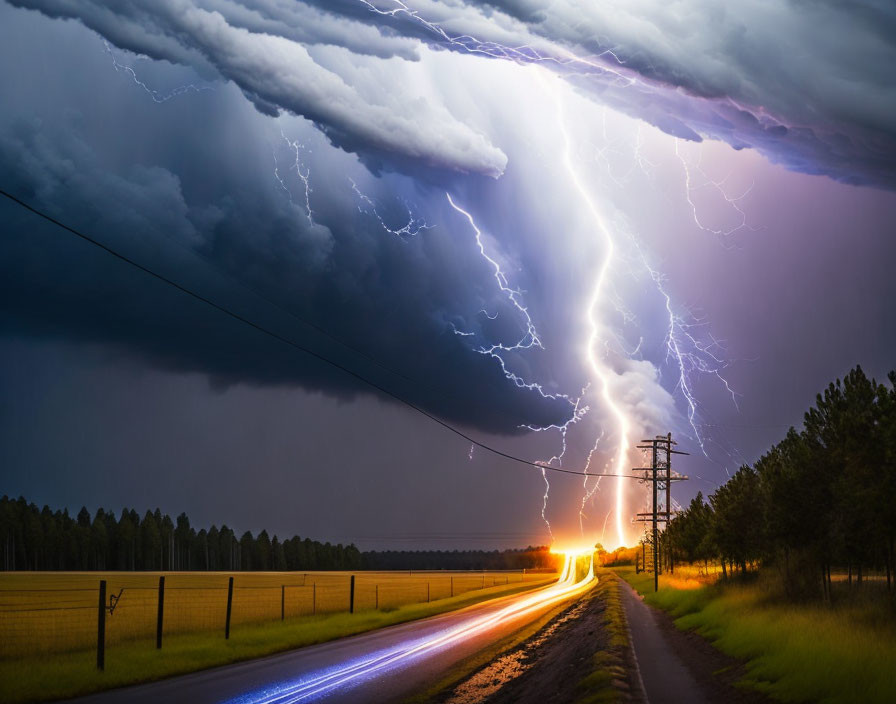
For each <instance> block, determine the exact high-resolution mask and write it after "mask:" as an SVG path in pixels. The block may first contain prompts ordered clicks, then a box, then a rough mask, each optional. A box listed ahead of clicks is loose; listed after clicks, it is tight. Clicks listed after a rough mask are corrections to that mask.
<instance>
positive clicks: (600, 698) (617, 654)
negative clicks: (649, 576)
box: [576, 568, 629, 704]
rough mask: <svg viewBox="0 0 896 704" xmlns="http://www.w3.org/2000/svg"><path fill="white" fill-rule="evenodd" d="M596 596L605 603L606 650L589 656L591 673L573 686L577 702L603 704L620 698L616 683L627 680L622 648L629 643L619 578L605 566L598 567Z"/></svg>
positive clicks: (581, 703) (620, 693) (621, 699)
mask: <svg viewBox="0 0 896 704" xmlns="http://www.w3.org/2000/svg"><path fill="white" fill-rule="evenodd" d="M597 577H598V586H597V596H598V598H599V599H602V600H603V602H604V604H605V607H606V608H605V610H604V624H603V625H604V628H605V629H606V631H607V634H608V636H609V644H608V645H609V649H607V650H599V651H598V652H596V653H595V654H594V656H593V658H592V661H591V666H592V670H591V672H590V673H589V674H588V675H587V676H586V677H584V678H583V679H582V680H581V681H579V683H578V684H577V685H576V687H577V689H578V691H579V696H578V698H577V699H576V704H604V703H605V702H619V701H623V699H624V697H623V693H622V692H621V691H620V690H619V688H618V687H617V684H616V683H617V682H619V681H623V682H624V681H625V680H626V669H625V661H624V659H623V656H622V651H623V649H625V648H627V647H628V645H629V640H628V626H627V623H626V620H625V612H624V611H623V607H622V597H621V595H620V593H619V581H618V580H619V577H617V576H616V575H615V574H614V573H613V572H611V571H610V570H607V569H600V568H599V569H598V570H597Z"/></svg>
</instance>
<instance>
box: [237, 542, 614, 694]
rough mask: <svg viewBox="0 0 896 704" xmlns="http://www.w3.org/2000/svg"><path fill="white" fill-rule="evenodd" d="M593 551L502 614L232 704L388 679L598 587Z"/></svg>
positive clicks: (571, 554) (572, 555)
mask: <svg viewBox="0 0 896 704" xmlns="http://www.w3.org/2000/svg"><path fill="white" fill-rule="evenodd" d="M590 553H591V550H588V551H568V552H565V553H564V561H563V569H562V571H561V573H560V577H559V579H558V580H557V581H556V582H555V583H554V584H552V585H551V586H549V587H547V588H544V589H540V590H538V591H537V592H535V593H534V594H530V595H527V596H523V597H521V598H519V599H517V600H515V601H513V602H512V603H510V604H508V605H507V606H505V607H503V608H502V609H500V610H499V611H496V612H495V613H491V614H485V615H479V616H474V617H472V618H471V619H470V620H469V621H468V622H465V623H462V624H461V625H459V626H454V627H452V628H448V629H446V630H444V631H441V632H437V633H434V634H431V635H429V636H427V637H425V638H417V639H412V640H408V641H406V642H404V643H401V644H399V645H397V646H393V647H390V648H388V649H385V650H383V651H381V652H379V653H374V654H372V655H370V656H369V657H363V658H358V659H356V660H353V661H349V662H347V663H343V664H341V665H339V666H338V667H335V668H330V669H327V670H325V671H322V672H319V673H315V674H313V675H310V676H304V677H302V678H301V679H300V680H298V681H296V682H291V683H284V684H281V685H278V686H277V687H276V688H268V689H266V690H264V691H262V692H254V693H251V694H248V695H243V696H240V697H237V698H235V699H232V700H231V704H296V703H297V702H304V701H311V700H314V699H319V698H322V697H323V696H325V695H326V694H327V693H329V692H332V691H334V690H336V689H338V688H340V687H343V686H346V685H348V686H352V685H354V684H359V683H361V682H363V681H366V680H370V679H373V678H375V677H379V676H382V675H384V674H386V673H387V672H389V671H390V670H392V669H396V668H398V667H400V666H407V665H410V664H412V663H413V662H415V661H417V660H420V659H423V658H425V657H427V656H429V655H433V654H435V653H436V652H438V651H440V650H442V649H444V648H447V647H450V646H452V645H455V644H458V643H460V642H462V641H464V640H466V639H468V638H471V637H474V636H478V635H481V634H483V633H485V632H487V631H489V630H491V629H498V628H499V627H501V626H506V625H507V624H508V623H509V622H511V621H514V620H521V619H523V618H525V617H526V616H528V615H532V614H534V613H536V612H538V611H544V610H545V609H547V608H549V607H551V606H553V605H555V604H558V603H560V602H562V601H565V600H568V599H572V598H574V597H576V596H579V595H581V594H584V593H585V592H586V591H588V590H589V589H591V587H593V586H594V583H595V582H596V581H597V577H596V576H595V574H594V557H593V555H592V554H590ZM586 556H590V557H589V559H590V562H589V565H588V570H587V571H586V573H585V575H584V576H583V577H582V579H579V580H577V579H576V573H577V571H578V570H577V563H578V559H579V558H581V557H586Z"/></svg>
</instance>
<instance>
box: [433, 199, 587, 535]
mask: <svg viewBox="0 0 896 704" xmlns="http://www.w3.org/2000/svg"><path fill="white" fill-rule="evenodd" d="M445 196H446V197H447V199H448V203H449V205H450V206H451V207H452V208H453V209H454V210H455V211H456V212H458V213H460V214H461V215H463V216H464V218H465V219H466V221H467V222H468V223H469V225H470V227H471V228H472V230H473V232H474V234H475V239H476V246H477V248H478V249H479V254H480V256H481V257H482V259H483V260H485V261H486V262H487V263H488V265H489V267H490V268H491V270H492V275H493V277H494V279H495V283H496V284H497V285H498V289H499V290H500V291H501V292H502V293H503V294H504V295H505V298H506V299H507V300H508V301H509V302H510V304H511V305H512V306H513V307H514V309H515V310H516V311H517V313H518V314H519V317H520V319H521V320H522V323H523V325H522V327H523V329H524V330H523V333H522V335H521V337H520V338H519V339H518V340H517V341H516V342H515V343H512V344H504V343H501V342H499V343H493V344H489V345H484V346H480V347H478V348H474V349H475V351H476V352H478V353H479V354H484V355H486V356H488V357H491V358H492V359H494V360H496V361H497V362H498V364H499V365H500V367H501V371H502V372H503V373H504V376H505V377H506V378H507V379H509V380H511V381H512V382H513V383H514V384H516V385H517V386H518V387H520V388H526V389H530V390H533V391H536V392H537V393H539V394H540V395H541V396H542V397H543V398H550V399H563V400H565V401H566V402H567V403H569V404H570V405H571V406H572V414H571V416H570V417H569V419H568V420H567V421H566V422H565V423H563V424H562V425H557V424H551V425H547V426H534V425H524V426H523V427H525V428H527V429H528V430H532V431H535V432H544V431H548V430H557V431H558V432H559V433H560V452H559V453H558V454H556V455H554V456H553V457H551V458H550V459H548V460H545V461H544V464H545V465H546V466H551V465H552V464H553V463H555V462H557V463H558V464H562V462H563V457H564V455H565V454H566V449H567V445H566V434H567V432H568V430H569V428H570V426H572V425H573V424H575V423H576V422H578V420H579V419H581V418H582V416H584V415H585V414H586V413H587V412H588V407H587V406H582V405H581V399H582V397H583V396H584V393H585V391H586V389H587V387H586V389H583V390H582V393H580V394H579V397H578V398H575V399H573V398H570V396H569V395H567V394H552V393H548V392H546V391H545V390H544V388H543V387H542V386H541V385H540V384H538V383H536V382H529V381H526V380H525V379H523V378H522V377H520V376H519V375H517V374H515V373H514V372H513V371H511V370H510V369H509V368H508V367H507V362H506V361H505V359H504V356H503V354H502V353H506V352H519V351H522V350H528V349H532V348H534V347H538V348H541V349H544V346H543V344H542V342H541V337H540V336H539V334H538V330H537V328H536V327H535V323H534V322H533V320H532V316H531V315H530V313H529V309H528V308H527V307H526V306H525V305H524V304H523V302H522V301H521V300H520V298H521V295H522V293H521V292H520V291H519V290H518V289H516V288H513V287H512V286H511V285H510V283H509V281H508V279H507V276H506V275H505V274H504V271H503V269H502V268H501V265H500V264H499V263H498V261H497V260H496V259H495V258H494V257H492V256H491V255H490V254H489V253H488V251H487V250H486V248H485V244H484V243H483V233H482V230H481V229H480V228H479V226H478V225H477V224H476V221H475V220H474V219H473V216H472V215H471V214H470V213H469V212H468V211H467V210H465V209H463V208H462V207H460V206H459V205H458V204H457V203H456V202H455V201H454V199H453V198H452V197H451V195H450V194H449V193H446V194H445ZM479 312H480V313H481V314H484V315H485V316H486V317H487V318H489V319H490V320H494V319H495V317H497V314H495V315H493V316H490V315H489V314H488V313H487V312H486V311H484V310H480V311H479ZM452 327H453V326H452ZM453 330H454V333H455V334H456V335H460V336H462V337H470V336H473V335H474V333H471V332H465V331H462V330H458V329H457V328H454V327H453ZM541 477H542V480H543V481H544V494H543V496H542V504H541V519H542V521H544V524H545V526H546V527H547V530H548V534H549V535H550V538H551V543H553V542H554V532H553V529H552V528H551V522H550V521H549V520H548V517H547V508H548V499H549V496H550V492H551V483H550V481H549V480H548V476H547V471H546V470H545V469H544V468H542V470H541Z"/></svg>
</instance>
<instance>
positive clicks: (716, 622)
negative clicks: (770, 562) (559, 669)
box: [616, 568, 896, 703]
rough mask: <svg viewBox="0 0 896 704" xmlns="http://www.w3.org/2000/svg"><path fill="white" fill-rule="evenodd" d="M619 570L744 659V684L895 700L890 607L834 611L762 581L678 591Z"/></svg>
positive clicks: (775, 692) (775, 691)
mask: <svg viewBox="0 0 896 704" xmlns="http://www.w3.org/2000/svg"><path fill="white" fill-rule="evenodd" d="M616 571H617V573H618V574H619V575H620V576H622V577H623V578H624V579H626V580H627V581H628V582H629V583H630V584H631V585H632V586H633V587H635V589H637V590H638V591H639V592H641V593H642V594H644V597H645V601H646V602H647V603H649V604H652V605H654V606H657V607H659V608H662V609H664V610H666V611H668V612H669V613H670V614H671V615H672V616H673V617H675V625H676V626H678V627H679V628H681V629H693V630H695V631H697V632H698V633H700V634H701V635H703V636H704V637H706V638H707V639H708V640H709V641H710V642H712V643H713V644H714V645H715V646H716V647H717V648H719V649H720V650H721V651H723V652H725V653H727V654H729V655H732V656H734V657H736V658H739V659H741V660H744V661H745V662H746V663H747V674H746V676H745V678H744V680H743V682H742V684H743V685H744V686H748V687H752V688H755V689H757V690H759V691H761V692H765V693H766V694H768V695H770V696H772V697H773V698H775V699H779V700H781V701H785V702H804V701H817V702H825V703H827V702H830V703H839V702H844V703H845V702H869V703H870V702H881V703H884V702H887V703H890V702H894V701H896V620H894V618H893V611H892V606H891V604H888V603H887V601H886V599H887V598H886V597H885V596H884V595H881V598H880V599H877V600H873V601H872V600H862V601H853V602H846V603H841V604H839V605H837V606H836V607H834V608H831V607H826V606H824V605H822V604H794V603H786V602H783V601H781V600H779V599H774V598H771V597H770V595H769V593H768V592H767V591H765V590H764V589H763V588H762V584H761V582H754V583H749V584H744V583H736V582H734V583H724V584H722V583H719V584H714V585H713V584H710V585H704V586H699V587H697V588H691V589H678V588H675V587H673V586H670V584H669V582H668V581H667V580H665V579H662V578H661V581H660V590H659V591H658V592H657V593H654V592H653V578H652V577H651V576H650V575H645V574H640V575H636V574H635V573H634V570H632V569H625V568H619V569H617V570H616Z"/></svg>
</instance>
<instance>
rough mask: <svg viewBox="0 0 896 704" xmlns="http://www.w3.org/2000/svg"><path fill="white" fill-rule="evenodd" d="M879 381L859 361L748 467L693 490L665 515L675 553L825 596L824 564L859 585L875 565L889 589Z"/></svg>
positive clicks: (890, 395) (889, 523) (892, 492)
mask: <svg viewBox="0 0 896 704" xmlns="http://www.w3.org/2000/svg"><path fill="white" fill-rule="evenodd" d="M888 380H889V385H888V384H886V383H878V382H877V381H875V380H874V379H873V378H872V379H869V378H868V377H867V376H866V375H865V373H864V372H863V371H862V368H861V367H856V368H855V369H853V370H851V371H850V372H849V373H848V374H847V375H846V377H845V378H844V379H843V380H842V381H841V380H840V379H837V380H836V381H835V382H834V383H831V384H830V385H828V387H827V389H825V390H824V392H823V393H820V394H818V395H817V396H816V399H815V405H814V406H813V407H812V408H810V409H809V410H808V411H806V413H805V416H804V419H803V426H802V428H801V429H800V430H797V429H795V428H791V429H790V430H789V431H788V433H787V435H786V436H785V437H784V439H783V440H781V441H780V442H779V443H777V444H776V445H774V446H773V447H772V448H771V449H770V450H769V451H768V452H766V453H765V454H764V455H763V456H762V457H760V458H759V460H758V461H757V462H756V463H755V464H753V465H752V466H749V465H745V466H743V467H741V468H740V469H739V470H738V471H737V472H736V473H735V474H734V475H733V476H732V477H731V478H730V479H729V480H728V481H727V482H726V483H725V484H724V485H722V486H721V487H719V489H717V490H716V491H715V492H714V493H712V494H711V495H710V496H709V500H708V501H705V500H704V499H703V496H702V494H697V496H696V497H695V498H694V500H693V501H692V502H691V503H690V505H689V506H688V508H687V509H686V510H684V511H682V512H681V513H679V514H678V515H676V516H675V518H674V519H673V520H672V521H671V522H670V524H669V527H668V529H667V530H666V532H665V535H664V537H663V543H661V546H662V545H663V544H665V546H666V547H667V548H668V549H671V551H672V555H673V556H674V557H675V559H678V560H686V561H689V562H699V561H709V560H713V561H719V562H720V563H721V566H722V569H723V572H724V573H726V574H727V573H730V572H732V571H736V570H739V571H746V570H747V569H748V566H749V565H758V564H761V565H771V566H774V567H776V568H777V569H779V570H780V572H781V574H782V575H783V578H784V585H785V587H786V589H787V591H788V592H789V593H791V594H800V595H806V594H810V593H817V594H819V595H821V596H824V597H825V598H829V597H830V589H831V570H832V568H835V569H844V570H845V571H846V572H847V574H848V582H849V584H852V583H853V581H855V583H856V584H861V583H862V579H863V574H867V571H868V570H879V571H885V572H886V575H887V587H888V589H892V588H893V570H894V557H896V556H894V542H896V372H890V374H889V375H888Z"/></svg>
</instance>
